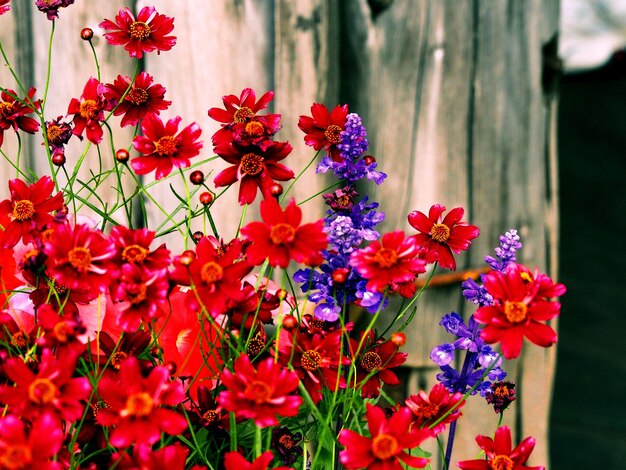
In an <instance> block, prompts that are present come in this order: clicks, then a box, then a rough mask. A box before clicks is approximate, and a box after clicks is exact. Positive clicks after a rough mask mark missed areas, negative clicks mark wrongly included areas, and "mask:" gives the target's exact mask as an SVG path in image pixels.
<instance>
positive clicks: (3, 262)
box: [0, 222, 23, 310]
mask: <svg viewBox="0 0 626 470" xmlns="http://www.w3.org/2000/svg"><path fill="white" fill-rule="evenodd" d="M0 223H2V225H4V222H0ZM1 240H2V232H0V246H2V244H1ZM16 268H17V266H16V264H15V258H14V257H13V250H5V249H1V248H0V310H1V309H4V308H5V305H4V304H5V302H6V301H7V299H8V298H9V296H10V295H11V294H12V293H13V289H15V288H16V287H18V286H21V285H22V284H23V282H22V281H20V280H19V279H18V278H17V277H15V270H16Z"/></svg>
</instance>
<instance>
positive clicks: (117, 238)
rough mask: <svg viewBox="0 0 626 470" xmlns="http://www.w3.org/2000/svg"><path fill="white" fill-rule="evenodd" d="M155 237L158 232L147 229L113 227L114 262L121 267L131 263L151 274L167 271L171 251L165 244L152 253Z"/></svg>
mask: <svg viewBox="0 0 626 470" xmlns="http://www.w3.org/2000/svg"><path fill="white" fill-rule="evenodd" d="M155 235H156V232H153V231H152V230H148V229H147V228H139V229H136V230H131V229H129V228H128V227H124V226H123V225H117V226H115V227H113V228H112V229H111V235H110V237H109V239H110V240H111V241H112V242H113V243H114V244H115V250H116V254H115V258H114V262H115V263H116V264H119V265H122V264H124V263H131V264H134V265H137V266H141V267H142V268H145V269H146V270H148V271H151V272H154V271H160V270H163V269H167V267H168V266H169V264H170V251H169V250H168V249H167V248H166V247H165V244H161V245H159V247H158V248H157V249H156V250H153V251H150V245H151V244H152V242H153V241H154V237H155Z"/></svg>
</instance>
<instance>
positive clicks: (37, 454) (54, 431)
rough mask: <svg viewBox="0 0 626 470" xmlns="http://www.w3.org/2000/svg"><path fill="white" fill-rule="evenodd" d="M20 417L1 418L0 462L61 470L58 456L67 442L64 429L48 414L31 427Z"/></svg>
mask: <svg viewBox="0 0 626 470" xmlns="http://www.w3.org/2000/svg"><path fill="white" fill-rule="evenodd" d="M26 429H27V427H26V426H25V425H24V423H23V422H22V421H21V420H20V419H19V418H18V417H16V416H13V415H9V416H5V417H3V418H2V419H1V420H0V464H1V465H2V468H7V469H9V468H16V469H18V468H19V469H24V470H61V468H62V466H61V464H60V463H59V462H57V461H53V460H52V459H56V457H57V454H58V452H59V451H60V450H61V446H62V444H63V431H61V428H60V426H59V423H58V422H57V421H56V420H55V419H54V417H53V416H52V415H50V414H48V413H45V414H43V415H41V416H40V417H39V418H38V419H36V420H35V421H34V422H33V424H32V427H30V430H29V431H28V432H27V431H26Z"/></svg>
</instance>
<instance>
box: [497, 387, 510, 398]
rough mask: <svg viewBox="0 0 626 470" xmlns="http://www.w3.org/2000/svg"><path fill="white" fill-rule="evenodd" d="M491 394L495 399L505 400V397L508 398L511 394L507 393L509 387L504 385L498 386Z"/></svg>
mask: <svg viewBox="0 0 626 470" xmlns="http://www.w3.org/2000/svg"><path fill="white" fill-rule="evenodd" d="M493 394H494V395H495V396H496V397H497V398H505V397H508V396H509V395H510V394H511V392H510V391H509V387H507V386H506V385H499V386H497V387H496V389H495V390H494V391H493Z"/></svg>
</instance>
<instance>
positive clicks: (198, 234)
mask: <svg viewBox="0 0 626 470" xmlns="http://www.w3.org/2000/svg"><path fill="white" fill-rule="evenodd" d="M191 238H193V241H194V242H196V243H198V242H199V241H200V240H202V239H203V238H204V233H202V232H201V231H199V230H198V231H197V232H193V235H192V236H191Z"/></svg>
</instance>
